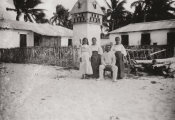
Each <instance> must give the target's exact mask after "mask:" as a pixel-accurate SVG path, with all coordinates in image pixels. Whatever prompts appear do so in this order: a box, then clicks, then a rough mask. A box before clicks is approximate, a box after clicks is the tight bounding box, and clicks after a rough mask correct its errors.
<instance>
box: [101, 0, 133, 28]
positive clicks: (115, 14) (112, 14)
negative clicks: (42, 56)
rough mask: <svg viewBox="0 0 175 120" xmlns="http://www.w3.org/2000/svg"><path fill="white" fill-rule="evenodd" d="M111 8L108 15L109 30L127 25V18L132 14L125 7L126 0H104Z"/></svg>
mask: <svg viewBox="0 0 175 120" xmlns="http://www.w3.org/2000/svg"><path fill="white" fill-rule="evenodd" d="M104 1H105V2H106V4H107V6H108V8H109V9H107V12H106V15H105V16H107V18H108V22H109V31H112V30H114V29H116V28H119V27H122V26H123V25H126V23H125V22H126V18H127V17H128V18H129V16H131V13H130V12H129V11H127V10H126V9H125V8H124V5H125V4H126V0H111V1H110V3H109V2H108V1H107V0H104Z"/></svg>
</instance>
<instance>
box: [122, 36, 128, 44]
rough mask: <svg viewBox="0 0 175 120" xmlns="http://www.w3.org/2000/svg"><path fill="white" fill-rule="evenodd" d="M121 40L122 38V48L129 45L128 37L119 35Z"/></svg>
mask: <svg viewBox="0 0 175 120" xmlns="http://www.w3.org/2000/svg"><path fill="white" fill-rule="evenodd" d="M121 38H122V41H121V42H122V44H123V45H124V46H128V45H129V35H121Z"/></svg>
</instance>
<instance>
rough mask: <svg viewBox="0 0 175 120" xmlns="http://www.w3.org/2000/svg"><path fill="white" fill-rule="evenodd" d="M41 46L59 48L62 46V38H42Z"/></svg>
mask: <svg viewBox="0 0 175 120" xmlns="http://www.w3.org/2000/svg"><path fill="white" fill-rule="evenodd" d="M40 46H42V47H59V46H61V37H52V36H41V41H40Z"/></svg>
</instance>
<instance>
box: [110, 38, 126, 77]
mask: <svg viewBox="0 0 175 120" xmlns="http://www.w3.org/2000/svg"><path fill="white" fill-rule="evenodd" d="M112 51H113V52H114V53H115V56H116V65H117V67H118V77H117V78H118V79H123V78H124V77H125V74H124V68H125V67H124V58H125V57H126V55H127V52H126V49H125V48H124V46H123V45H122V44H121V41H120V38H119V37H116V38H115V45H113V46H112Z"/></svg>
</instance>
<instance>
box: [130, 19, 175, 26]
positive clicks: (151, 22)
mask: <svg viewBox="0 0 175 120" xmlns="http://www.w3.org/2000/svg"><path fill="white" fill-rule="evenodd" d="M165 21H175V19H169V20H157V21H149V22H140V23H131V24H149V23H156V22H165ZM129 25H130V24H129Z"/></svg>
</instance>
